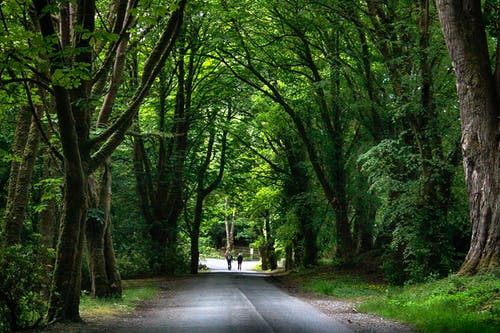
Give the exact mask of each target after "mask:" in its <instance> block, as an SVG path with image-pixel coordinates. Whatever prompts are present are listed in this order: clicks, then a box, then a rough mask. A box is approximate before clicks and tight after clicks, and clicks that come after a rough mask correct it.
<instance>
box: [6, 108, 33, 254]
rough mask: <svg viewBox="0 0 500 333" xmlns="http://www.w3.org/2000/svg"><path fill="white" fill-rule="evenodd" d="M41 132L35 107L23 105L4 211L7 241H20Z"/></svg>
mask: <svg viewBox="0 0 500 333" xmlns="http://www.w3.org/2000/svg"><path fill="white" fill-rule="evenodd" d="M39 137H40V134H39V132H38V128H37V127H36V124H35V121H34V120H32V116H31V109H30V108H29V107H22V108H21V110H20V112H19V115H18V117H17V122H16V131H15V134H14V144H13V146H12V153H13V155H14V159H13V160H12V162H11V169H10V179H9V187H8V197H7V205H6V207H5V215H4V225H3V228H4V240H3V241H4V245H13V244H19V243H20V242H21V230H22V227H23V224H24V219H25V216H26V208H27V206H28V201H29V190H30V182H31V175H32V173H33V167H34V165H35V157H36V153H37V151H38V143H39Z"/></svg>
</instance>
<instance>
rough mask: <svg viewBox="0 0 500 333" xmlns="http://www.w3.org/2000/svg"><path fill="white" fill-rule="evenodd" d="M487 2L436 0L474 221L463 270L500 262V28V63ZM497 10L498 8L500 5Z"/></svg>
mask: <svg viewBox="0 0 500 333" xmlns="http://www.w3.org/2000/svg"><path fill="white" fill-rule="evenodd" d="M481 3H482V2H481V1H479V0H456V1H451V0H436V6H437V9H438V13H439V19H440V22H441V28H442V30H443V33H444V38H445V41H446V45H447V46H448V51H449V53H450V56H451V60H452V63H453V67H454V69H455V74H456V77H457V91H458V97H459V101H460V115H461V123H462V153H463V165H464V169H465V178H466V183H467V191H468V195H469V208H470V220H471V225H472V237H471V244H470V249H469V252H468V254H467V257H466V258H465V261H464V263H463V264H462V267H461V268H460V271H459V273H461V274H475V273H477V272H481V271H486V270H492V269H496V268H498V267H499V266H500V204H499V203H500V128H499V125H500V106H499V105H500V104H499V101H500V43H499V42H498V37H499V31H497V36H495V37H496V38H497V41H496V42H497V45H496V63H495V64H493V66H492V64H491V62H490V59H493V58H492V57H490V55H489V50H488V42H487V39H486V31H485V26H484V21H483V14H482V8H481ZM496 9H497V12H498V10H499V8H498V4H497V5H496ZM497 30H498V29H497ZM491 68H493V69H494V71H493V72H492V70H491Z"/></svg>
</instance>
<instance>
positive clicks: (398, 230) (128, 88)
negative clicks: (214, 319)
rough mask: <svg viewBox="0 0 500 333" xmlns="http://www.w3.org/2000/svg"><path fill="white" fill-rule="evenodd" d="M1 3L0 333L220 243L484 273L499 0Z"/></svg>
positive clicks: (290, 261)
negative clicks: (84, 295) (0, 320)
mask: <svg viewBox="0 0 500 333" xmlns="http://www.w3.org/2000/svg"><path fill="white" fill-rule="evenodd" d="M0 5H1V7H0V31H1V34H0V50H1V52H0V99H1V101H2V103H1V104H0V216H1V218H2V223H1V225H2V227H1V233H0V240H1V245H0V264H1V267H0V292H1V297H0V299H1V300H0V317H2V316H3V317H4V318H8V319H7V321H8V322H6V323H3V322H0V331H1V329H2V328H3V327H10V328H11V329H19V328H23V327H29V326H31V325H34V324H36V323H37V322H39V321H42V320H45V319H44V318H48V320H49V321H53V320H72V321H76V320H79V299H80V294H81V291H82V290H88V291H89V292H90V293H91V295H92V296H93V297H98V298H108V297H121V291H122V290H121V279H123V278H134V277H139V276H154V275H167V274H184V273H191V274H196V273H197V272H198V267H199V263H200V258H203V257H206V256H211V255H219V256H222V255H223V254H224V253H225V252H228V251H236V250H241V251H243V250H244V251H250V250H251V251H255V253H256V255H257V254H258V256H259V258H260V260H261V264H262V268H263V269H274V268H276V267H277V266H278V264H281V265H284V266H285V267H286V269H295V268H300V267H310V266H315V265H317V264H318V263H319V262H324V261H328V262H331V263H334V264H335V265H339V266H343V267H362V268H364V269H370V270H376V271H380V272H381V273H382V274H383V276H384V278H385V279H386V280H387V281H388V282H389V283H392V284H404V283H416V282H421V281H426V280H428V279H435V278H439V277H444V276H446V275H448V274H449V273H452V272H459V273H460V274H476V273H480V272H483V271H488V270H492V269H496V268H498V266H499V264H500V212H499V202H500V198H499V189H500V184H499V182H500V127H499V119H500V109H499V103H498V101H499V100H500V90H499V88H498V87H500V71H499V68H498V66H499V60H498V59H500V54H499V53H498V52H500V48H499V47H498V45H499V44H498V37H499V36H500V27H499V25H498V24H499V23H498V22H500V20H499V12H500V5H499V4H498V2H495V1H472V0H461V1H447V0H437V1H436V2H432V1H428V0H418V1H372V0H366V1H365V0H363V1H361V0H360V1H341V0H335V1H332V0H314V1H313V0H267V1H261V0H258V1H255V0H253V1H249V0H239V1H233V0H171V1H166V2H165V1H156V0H147V1H138V0H112V1H109V0H74V1H59V0H35V1H30V0H21V1H19V0H16V1H13V0H4V1H2V2H0ZM249 253H250V252H249ZM252 253H253V252H252ZM27 258H28V260H27ZM34 264H36V265H35V266H33V265H34ZM35 267H37V268H35ZM40 267H42V268H43V269H42V268H40ZM16 268H22V269H16ZM26 313H31V314H32V315H30V316H27V315H26ZM46 313H48V316H47V317H45V315H46ZM6 325H8V326H6Z"/></svg>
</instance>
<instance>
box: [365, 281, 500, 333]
mask: <svg viewBox="0 0 500 333" xmlns="http://www.w3.org/2000/svg"><path fill="white" fill-rule="evenodd" d="M499 291H500V278H499V275H498V274H487V275H478V276H473V277H460V276H455V275H453V276H449V277H448V278H445V279H442V280H439V281H435V282H430V283H425V284H419V285H413V286H407V287H403V288H400V289H396V288H390V289H388V290H387V292H386V293H385V295H383V296H381V297H376V298H373V299H370V300H368V301H366V302H364V303H363V304H361V305H360V306H359V310H361V311H363V312H371V313H376V314H379V315H382V316H384V317H388V318H394V319H398V320H401V321H403V322H407V323H410V324H412V325H413V327H415V328H416V329H417V330H420V331H422V332H443V333H444V332H446V333H454V332H456V333H458V332H484V333H488V332H492V333H493V332H499V328H500V293H499Z"/></svg>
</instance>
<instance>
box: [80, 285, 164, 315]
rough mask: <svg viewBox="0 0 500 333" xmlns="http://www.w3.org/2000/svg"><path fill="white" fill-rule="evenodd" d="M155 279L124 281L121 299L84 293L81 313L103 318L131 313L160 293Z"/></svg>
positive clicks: (81, 301)
mask: <svg viewBox="0 0 500 333" xmlns="http://www.w3.org/2000/svg"><path fill="white" fill-rule="evenodd" d="M158 291H159V287H158V282H157V280H155V279H143V280H130V281H123V296H122V298H121V299H113V298H110V299H96V298H92V297H90V296H88V295H83V296H82V298H81V300H80V314H81V316H82V317H83V318H96V317H98V318H102V317H112V316H119V315H121V314H126V313H130V312H132V311H134V310H135V308H136V307H137V306H138V305H140V304H141V303H142V302H144V301H147V300H150V299H153V298H155V297H156V295H157V294H158Z"/></svg>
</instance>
